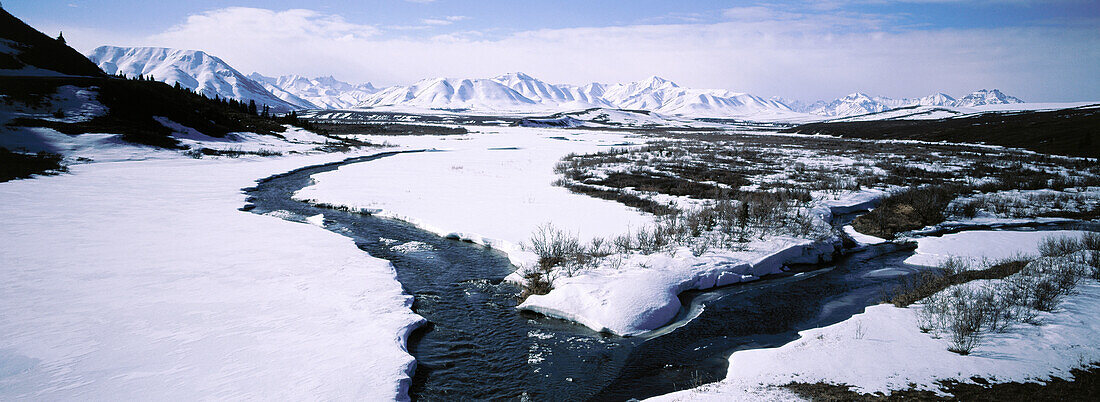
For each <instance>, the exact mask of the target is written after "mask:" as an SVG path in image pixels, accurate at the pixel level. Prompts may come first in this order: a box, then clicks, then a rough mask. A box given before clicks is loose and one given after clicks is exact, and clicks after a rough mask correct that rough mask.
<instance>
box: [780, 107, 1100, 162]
mask: <svg viewBox="0 0 1100 402" xmlns="http://www.w3.org/2000/svg"><path fill="white" fill-rule="evenodd" d="M784 132H787V133H798V134H825V135H835V136H840V137H850V138H866V139H895V140H921V141H949V142H968V143H985V144H991V145H1001V146H1006V147H1013V148H1024V149H1029V150H1032V151H1036V152H1041V153H1047V154H1056V155H1067V156H1079V157H1087V158H1100V105H1094V106H1088V107H1080V108H1072V109H1062V110H1054V111H1029V112H997V113H983V114H979V115H968V116H963V117H957V118H948V119H937V120H875V121H844V122H823V123H810V124H803V125H800V126H797V127H793V128H790V129H787V130H784Z"/></svg>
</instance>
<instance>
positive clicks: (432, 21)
mask: <svg viewBox="0 0 1100 402" xmlns="http://www.w3.org/2000/svg"><path fill="white" fill-rule="evenodd" d="M467 19H469V17H466V16H464V15H451V16H447V17H443V18H424V19H421V20H420V23H421V24H424V25H430V26H444V25H451V24H453V23H455V22H458V21H464V20H467Z"/></svg>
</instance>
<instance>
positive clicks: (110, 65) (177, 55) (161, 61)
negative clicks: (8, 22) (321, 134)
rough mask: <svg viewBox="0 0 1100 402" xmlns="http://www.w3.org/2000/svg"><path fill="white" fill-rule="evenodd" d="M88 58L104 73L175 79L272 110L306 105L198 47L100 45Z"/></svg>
mask: <svg viewBox="0 0 1100 402" xmlns="http://www.w3.org/2000/svg"><path fill="white" fill-rule="evenodd" d="M88 58H89V59H91V60H92V62H94V63H96V65H98V66H99V68H101V69H103V71H104V72H106V73H107V74H118V73H122V74H125V75H126V76H129V77H133V76H137V75H143V76H147V77H148V76H152V77H153V78H154V79H156V80H158V81H162V82H165V83H168V84H169V85H174V84H176V83H179V84H180V85H181V86H183V87H184V88H188V89H193V90H195V91H197V92H199V93H201V94H203V95H206V96H207V97H214V96H215V95H216V96H220V97H222V98H232V99H237V100H241V101H245V102H247V101H256V104H257V105H268V106H270V107H271V109H272V110H274V111H276V112H286V111H290V110H294V109H301V108H303V107H308V106H309V105H298V104H294V103H292V102H288V101H286V100H283V99H280V98H279V97H277V96H276V95H274V94H272V93H271V92H270V91H268V90H267V89H266V88H264V86H263V85H261V84H259V83H257V82H255V81H253V80H251V79H249V78H248V77H245V76H244V74H241V73H240V72H239V71H237V70H236V69H234V68H233V67H231V66H229V64H227V63H226V62H225V61H222V59H220V58H218V57H215V56H212V55H209V54H207V53H205V52H202V51H198V50H180V49H168V48H160V47H117V46H100V47H98V48H96V49H95V50H93V51H92V52H91V53H90V54H88Z"/></svg>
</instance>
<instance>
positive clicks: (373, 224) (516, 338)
mask: <svg viewBox="0 0 1100 402" xmlns="http://www.w3.org/2000/svg"><path fill="white" fill-rule="evenodd" d="M388 155H391V154H383V155H380V156H372V157H361V158H353V159H349V160H347V161H344V162H339V163H333V164H327V165H320V166H313V167H306V168H302V169H299V170H296V171H292V172H289V173H287V174H283V175H278V176H273V177H270V178H268V179H264V180H262V181H261V182H260V183H259V184H258V185H257V186H256V187H255V188H250V189H246V191H247V193H248V194H249V195H250V199H249V201H250V202H251V203H252V204H250V205H249V206H246V207H245V208H243V209H249V210H251V211H252V212H255V213H266V212H270V211H276V210H281V211H288V212H290V217H288V218H286V219H290V220H294V221H304V219H305V218H306V217H308V216H312V215H317V214H322V213H323V214H324V215H325V228H326V229H328V230H331V231H333V232H336V233H340V234H342V235H344V236H348V237H350V238H352V239H354V241H355V242H356V244H357V245H358V246H359V248H360V249H362V250H364V251H366V252H367V253H369V254H370V255H372V256H375V257H378V258H383V259H386V260H389V261H391V262H392V263H393V265H394V267H395V268H396V270H397V274H398V279H399V280H400V281H401V284H402V285H403V287H404V289H405V291H406V292H407V293H409V294H412V295H413V296H414V297H415V300H416V301H415V304H414V306H413V309H414V311H416V313H417V314H420V315H421V316H423V317H425V318H426V319H427V320H428V321H429V324H427V325H425V326H424V327H422V328H420V329H419V330H417V331H416V332H415V333H414V334H413V336H412V337H411V338H410V339H409V350H410V352H411V353H412V354H413V356H415V357H416V360H417V364H418V365H417V369H416V373H415V375H414V376H413V380H412V384H411V387H410V396H411V397H412V398H413V399H417V400H486V399H493V400H502V399H503V400H626V399H630V398H644V397H649V396H654V395H658V394H663V393H667V392H672V391H677V390H682V389H686V388H690V387H693V386H698V385H701V384H703V383H708V382H713V381H717V380H720V379H721V378H723V377H725V375H726V368H727V358H728V356H729V354H730V353H732V352H733V351H736V350H742V349H751V348H761V347H775V346H780V345H783V344H785V343H787V342H790V341H792V340H794V339H796V338H797V332H798V331H800V330H805V329H809V328H815V327H820V326H824V325H829V324H832V323H836V322H839V321H842V320H844V319H847V318H848V317H851V316H852V315H853V314H856V313H859V312H862V311H863V309H864V307H865V306H867V305H870V304H872V303H876V302H878V301H879V300H881V298H882V296H881V295H882V291H883V290H884V289H885V288H888V287H891V286H894V285H895V284H897V283H899V282H900V281H901V280H903V278H904V277H906V276H907V275H910V274H912V273H914V272H917V270H918V269H919V268H917V267H913V266H908V265H906V264H903V263H902V260H904V259H905V258H906V257H908V256H909V255H910V254H911V251H908V250H904V249H901V248H900V247H898V246H895V245H887V246H879V247H873V248H869V249H866V250H863V251H859V252H855V253H853V254H850V255H848V256H844V257H841V258H839V259H838V260H837V261H835V262H834V263H833V264H829V265H826V266H809V267H796V268H795V269H793V270H792V271H791V272H788V273H785V274H783V275H777V276H773V277H769V278H766V279H764V280H760V281H757V282H750V283H746V284H739V285H733V286H729V287H725V288H720V289H713V290H709V291H703V292H688V293H685V294H683V295H681V301H682V302H683V304H684V306H685V307H684V308H683V309H682V311H681V312H680V316H679V317H678V320H677V321H676V322H674V323H673V324H671V325H670V326H668V327H667V328H666V329H664V330H660V331H656V332H655V333H653V334H651V335H648V336H642V337H632V338H623V337H617V336H611V335H606V334H599V333H595V332H593V331H590V330H588V329H586V328H585V327H582V326H580V325H574V324H571V323H569V322H565V321H561V320H556V319H551V318H546V317H541V316H537V315H534V314H529V313H520V312H517V311H516V310H515V309H514V307H515V306H516V304H517V299H516V294H517V289H516V287H515V286H513V285H511V284H507V283H502V280H503V278H504V277H505V276H507V275H508V274H509V273H511V272H512V270H513V267H512V266H511V265H510V264H509V263H508V260H507V258H506V257H505V256H504V255H502V254H501V253H499V252H496V251H494V250H489V249H486V248H484V247H481V246H477V245H474V244H469V243H463V242H460V241H455V240H448V239H443V238H441V237H439V236H436V235H434V234H431V233H428V232H425V231H422V230H420V229H417V228H415V227H413V226H411V225H408V224H405V223H402V222H397V221H393V220H387V219H379V218H374V217H370V216H365V215H360V214H354V213H349V212H344V211H336V210H331V209H322V208H317V207H312V206H309V205H307V204H305V203H301V202H297V201H293V200H291V199H290V196H291V194H293V192H294V191H296V190H298V189H300V188H302V187H305V186H307V185H309V184H310V183H311V181H310V178H309V176H310V175H312V174H316V173H320V172H324V171H330V170H334V169H336V168H337V167H338V166H339V165H341V164H347V163H361V162H367V163H369V161H371V160H374V159H378V158H381V157H385V156H388Z"/></svg>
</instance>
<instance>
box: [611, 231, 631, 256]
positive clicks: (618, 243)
mask: <svg viewBox="0 0 1100 402" xmlns="http://www.w3.org/2000/svg"><path fill="white" fill-rule="evenodd" d="M611 243H612V244H613V245H614V246H615V248H616V249H618V251H619V252H620V253H629V252H631V251H633V250H634V236H632V235H631V234H630V229H627V231H626V233H623V234H621V235H618V236H615V238H614V239H613V240H612V241H611Z"/></svg>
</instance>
